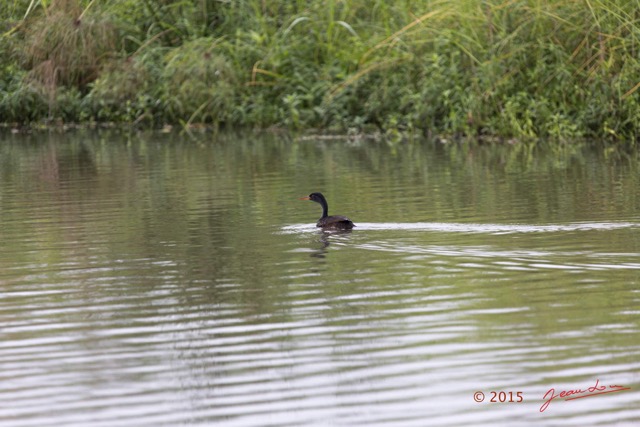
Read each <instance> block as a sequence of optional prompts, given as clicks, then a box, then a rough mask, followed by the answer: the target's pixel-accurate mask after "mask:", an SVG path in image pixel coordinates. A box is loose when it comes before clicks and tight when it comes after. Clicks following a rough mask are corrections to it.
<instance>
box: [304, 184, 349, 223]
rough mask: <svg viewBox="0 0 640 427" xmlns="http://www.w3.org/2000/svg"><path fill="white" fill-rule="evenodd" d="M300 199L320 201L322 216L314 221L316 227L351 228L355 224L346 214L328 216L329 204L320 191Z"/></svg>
mask: <svg viewBox="0 0 640 427" xmlns="http://www.w3.org/2000/svg"><path fill="white" fill-rule="evenodd" d="M300 200H311V201H312V202H316V203H320V206H322V217H320V219H319V220H318V222H317V223H316V227H321V228H322V229H325V230H351V229H352V228H353V227H355V224H354V223H353V222H352V221H351V220H350V219H349V218H347V217H346V216H342V215H331V216H329V205H328V204H327V199H325V198H324V196H323V195H322V193H311V194H309V195H308V196H307V197H301V198H300Z"/></svg>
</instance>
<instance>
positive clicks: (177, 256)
mask: <svg viewBox="0 0 640 427" xmlns="http://www.w3.org/2000/svg"><path fill="white" fill-rule="evenodd" d="M639 164H640V162H638V159H637V153H628V152H625V151H624V150H622V149H620V150H614V151H612V150H611V149H605V148H600V147H597V146H591V147H589V146H585V145H579V144H577V145H571V146H559V147H558V146H554V147H545V146H544V145H543V144H539V145H536V146H524V145H521V146H518V145H516V146H508V147H501V146H484V147H483V146H473V145H464V144H462V145H456V144H449V145H439V144H433V143H430V142H412V143H407V144H400V145H387V144H386V143H376V142H371V141H367V142H366V143H356V144H354V143H344V142H341V141H331V142H327V141H309V140H305V141H291V140H288V139H287V138H283V137H281V136H277V137H276V136H256V135H248V136H237V135H236V136H233V135H222V136H215V137H213V136H202V138H201V139H198V140H188V139H184V138H181V137H179V136H176V135H160V136H159V135H149V136H145V135H126V134H103V133H91V134H65V135H55V134H49V135H30V136H29V135H26V136H25V135H5V136H4V141H3V143H2V144H0V220H1V221H2V227H0V237H1V238H2V241H3V246H2V248H1V249H0V287H1V289H2V292H0V318H1V319H2V329H1V332H2V340H0V368H1V369H0V376H1V378H0V379H1V381H0V384H1V386H0V397H1V398H2V401H3V403H4V404H3V405H2V408H0V420H1V423H3V424H6V425H11V426H46V425H52V426H53V425H56V426H59V425H65V426H85V425H92V426H101V425H104V426H129V425H136V426H144V425H150V426H151V425H154V426H157V425H178V424H182V425H189V424H193V425H218V424H219V425H225V426H227V425H231V426H233V425H242V426H247V425H255V426H268V425H270V426H285V425H367V426H368V425H402V426H411V425H416V426H423V425H427V424H428V425H455V426H458V425H492V426H493V425H510V426H511V425H532V426H534V425H535V426H538V425H560V424H567V423H568V424H572V425H573V424H575V425H578V424H579V425H632V424H634V422H637V420H638V419H640V409H639V408H640V392H639V391H638V390H639V389H640V382H639V381H638V378H637V374H636V373H637V372H640V362H638V360H640V358H639V357H638V356H640V334H639V333H638V332H639V327H640V310H639V309H638V307H640V304H639V303H640V293H639V291H640V233H639V231H640V230H639V229H638V224H640V222H639V218H638V215H637V212H638V208H640V185H638V184H640V182H639V181H640V174H639V173H638V172H639V171H638V165H639ZM312 191H323V192H324V193H325V194H326V195H327V196H328V197H329V198H330V203H331V206H332V208H333V207H335V210H336V212H342V213H345V214H348V215H349V217H351V218H353V219H354V221H355V222H356V224H357V227H356V228H355V229H354V230H353V232H349V233H327V232H323V231H321V230H318V229H317V228H316V227H315V226H314V224H315V220H316V218H315V216H313V215H312V216H311V217H309V211H308V209H305V208H303V207H302V206H301V205H300V203H299V202H298V200H297V197H299V195H300V194H309V193H310V192H312ZM596 381H599V382H600V383H602V384H607V385H610V384H617V385H622V386H626V387H628V388H630V390H625V391H622V392H617V393H611V394H608V395H602V396H591V397H589V398H586V399H585V398H580V399H574V400H561V399H556V400H554V401H553V402H552V403H551V404H550V405H549V407H548V408H547V410H545V411H544V413H541V412H540V407H541V405H542V404H543V402H544V400H543V396H544V395H545V393H547V391H548V390H549V389H550V388H555V389H556V390H571V389H574V390H575V389H577V388H583V389H585V388H588V387H590V386H593V385H594V384H595V382H596ZM479 391H480V392H483V393H484V395H485V398H486V400H485V401H484V402H482V403H477V402H476V401H474V396H475V393H476V392H479ZM492 391H494V392H500V391H504V392H507V393H508V392H513V393H518V392H521V393H522V395H523V396H524V399H523V401H522V402H504V403H500V402H490V400H491V397H492V394H491V392H492Z"/></svg>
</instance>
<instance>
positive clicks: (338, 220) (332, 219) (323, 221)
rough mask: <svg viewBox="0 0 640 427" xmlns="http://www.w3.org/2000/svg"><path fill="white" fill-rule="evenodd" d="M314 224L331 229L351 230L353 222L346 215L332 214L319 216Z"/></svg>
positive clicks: (353, 225)
mask: <svg viewBox="0 0 640 427" xmlns="http://www.w3.org/2000/svg"><path fill="white" fill-rule="evenodd" d="M316 226H317V227H322V228H325V229H331V230H351V229H352V228H353V227H355V224H354V223H353V222H352V221H351V220H350V219H349V218H347V217H346V216H342V215H332V216H327V217H324V218H320V219H319V220H318V223H317V224H316Z"/></svg>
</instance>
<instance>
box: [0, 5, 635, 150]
mask: <svg viewBox="0 0 640 427" xmlns="http://www.w3.org/2000/svg"><path fill="white" fill-rule="evenodd" d="M639 10H640V1H637V0H635V1H623V0H568V1H560V0H497V1H496V0H461V1H458V2H450V1H444V0H431V1H426V0H424V1H410V0H401V1H398V2H385V1H380V0H377V1H376V0H373V1H366V2H365V1H363V0H344V1H337V0H328V1H323V2H319V1H317V2H307V1H300V0H295V1H289V2H282V1H280V2H279V1H273V2H264V1H259V0H237V1H233V2H220V1H217V0H199V1H193V0H192V1H181V2H177V1H168V0H166V1H161V2H152V1H149V0H145V1H142V2H139V1H134V0H114V1H112V2H107V3H103V2H96V1H81V0H51V1H50V2H45V1H41V2H36V1H29V2H28V1H26V0H25V1H19V0H15V1H13V2H8V3H7V4H6V5H4V6H0V16H2V18H3V20H4V22H8V23H10V24H8V25H7V27H6V28H3V29H2V30H3V31H4V33H3V36H2V37H3V43H2V47H0V50H4V51H3V52H0V53H3V55H2V56H1V58H3V59H1V60H0V62H1V66H2V68H1V69H0V90H2V92H4V94H3V97H2V98H1V99H0V121H4V122H18V123H31V122H38V121H47V120H61V121H79V122H87V121H91V122H96V121H97V122H114V121H115V122H124V123H138V124H143V123H144V124H145V125H147V126H162V125H165V124H181V125H183V126H190V125H193V124H196V123H198V124H199V123H204V124H211V125H215V126H229V127H232V126H242V127H270V126H278V127H287V128H290V129H309V128H315V129H322V130H325V131H326V130H330V131H351V132H367V131H371V130H375V131H382V132H386V133H388V134H397V133H405V132H423V133H432V134H433V133H435V134H447V135H466V136H497V137H503V138H551V139H558V140H562V139H574V138H608V139H614V140H621V141H635V140H637V137H638V130H639V129H640V108H639V107H640V105H639V102H640V93H639V91H640V77H639V76H640V72H639V71H640V60H639V55H638V53H639V48H640V44H639V42H640V25H639V24H638V20H639V18H640V12H638V11H639Z"/></svg>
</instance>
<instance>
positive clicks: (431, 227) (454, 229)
mask: <svg viewBox="0 0 640 427" xmlns="http://www.w3.org/2000/svg"><path fill="white" fill-rule="evenodd" d="M637 227H640V223H635V222H575V223H568V224H543V225H533V224H477V223H469V224H467V223H449V222H359V223H357V224H356V229H355V230H354V231H367V230H393V231H398V230H400V231H401V230H406V231H434V232H443V233H486V234H513V233H556V232H567V231H593V230H619V229H627V228H637ZM309 231H318V228H317V227H316V226H315V225H313V224H291V225H286V226H284V227H282V232H284V233H302V232H309Z"/></svg>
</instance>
